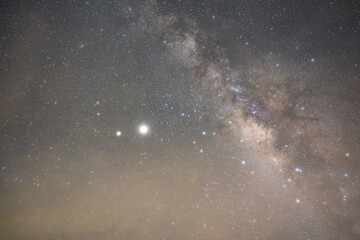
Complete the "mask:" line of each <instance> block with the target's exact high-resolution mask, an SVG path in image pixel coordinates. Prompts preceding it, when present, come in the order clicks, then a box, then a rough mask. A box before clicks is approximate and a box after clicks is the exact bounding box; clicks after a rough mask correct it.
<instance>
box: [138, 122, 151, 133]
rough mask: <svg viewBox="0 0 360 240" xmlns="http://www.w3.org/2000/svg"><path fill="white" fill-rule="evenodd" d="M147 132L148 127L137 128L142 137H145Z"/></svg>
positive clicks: (143, 125)
mask: <svg viewBox="0 0 360 240" xmlns="http://www.w3.org/2000/svg"><path fill="white" fill-rule="evenodd" d="M148 132H149V127H148V126H147V125H145V124H142V125H140V127H139V133H140V134H142V135H145V134H147V133H148Z"/></svg>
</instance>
